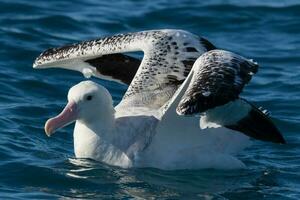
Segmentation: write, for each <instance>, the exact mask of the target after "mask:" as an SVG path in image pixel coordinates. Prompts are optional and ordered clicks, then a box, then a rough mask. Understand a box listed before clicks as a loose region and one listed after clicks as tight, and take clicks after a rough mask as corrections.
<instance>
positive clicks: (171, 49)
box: [33, 29, 285, 169]
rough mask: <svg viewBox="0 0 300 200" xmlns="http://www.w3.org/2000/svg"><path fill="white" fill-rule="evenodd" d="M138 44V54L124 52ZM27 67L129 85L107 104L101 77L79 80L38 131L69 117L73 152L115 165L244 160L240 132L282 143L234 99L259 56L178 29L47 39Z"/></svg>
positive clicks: (210, 164) (225, 164) (261, 117)
mask: <svg viewBox="0 0 300 200" xmlns="http://www.w3.org/2000/svg"><path fill="white" fill-rule="evenodd" d="M136 51H142V52H143V53H144V56H143V59H142V60H140V59H138V58H134V57H132V56H129V55H125V54H124V53H128V52H136ZM33 67H34V68H41V69H42V68H50V67H61V68H64V69H70V70H76V71H79V72H82V73H83V74H84V75H85V76H87V77H89V76H91V75H93V76H95V77H98V78H101V79H106V80H111V81H116V82H120V83H122V84H126V85H129V86H128V89H127V91H126V93H125V95H124V96H123V98H122V100H121V102H120V103H119V104H118V105H117V106H116V107H114V106H113V101H112V96H111V95H110V93H109V92H108V90H107V89H105V88H104V87H103V86H101V85H99V84H97V83H95V82H92V81H89V80H88V81H83V82H80V83H79V84H77V85H75V86H73V87H72V88H71V89H70V90H69V93H68V103H67V105H66V107H65V108H64V110H63V111H62V112H61V113H60V114H59V115H57V116H56V117H53V118H51V119H49V120H48V121H47V122H46V124H45V132H46V134H47V135H48V136H51V135H52V134H53V133H54V132H55V131H56V130H58V129H59V128H62V127H64V126H66V125H68V124H70V123H72V122H75V121H76V124H75V128H74V134H73V136H74V151H75V156H76V157H77V158H90V159H94V160H97V161H101V162H104V163H107V164H110V165H115V166H120V167H125V168H129V167H155V168H161V169H195V168H198V169H199V168H217V169H234V168H242V167H245V165H244V163H243V162H242V161H241V160H239V159H238V158H237V157H236V155H237V154H238V153H239V152H240V151H241V150H242V149H244V148H245V147H246V146H248V145H249V137H250V138H255V139H258V140H262V141H269V142H274V143H280V144H284V143H285V140H284V138H283V136H282V135H281V133H280V131H279V130H278V129H277V128H276V126H275V125H274V124H273V122H272V121H271V119H270V118H269V116H268V115H267V113H266V112H264V111H262V110H261V109H259V108H257V107H255V106H254V105H253V104H252V103H250V102H248V101H247V100H245V99H243V98H240V97H239V95H240V93H241V92H242V90H243V88H244V86H245V85H246V84H247V83H248V82H249V81H250V80H251V78H252V75H253V74H255V73H256V72H257V70H258V64H257V63H256V62H254V61H252V60H249V59H246V58H244V57H242V56H240V55H237V54H235V53H232V52H229V51H225V50H221V49H218V48H216V47H215V46H214V45H213V44H212V43H211V42H209V41H208V40H206V39H204V38H202V37H199V36H197V35H194V34H192V33H189V32H187V31H183V30H170V29H167V30H165V29H164V30H152V31H143V32H136V33H127V34H118V35H113V36H108V37H103V38H100V39H96V40H91V41H84V42H81V43H77V44H72V45H66V46H63V47H59V48H51V49H48V50H46V51H44V52H43V53H42V54H41V55H40V56H39V57H38V58H37V59H36V60H35V62H34V64H33Z"/></svg>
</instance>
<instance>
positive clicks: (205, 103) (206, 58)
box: [177, 50, 258, 115]
mask: <svg viewBox="0 0 300 200" xmlns="http://www.w3.org/2000/svg"><path fill="white" fill-rule="evenodd" d="M257 70H258V65H257V63H254V62H252V61H250V60H247V59H245V58H243V57H241V56H239V55H237V54H234V53H231V52H228V51H224V50H213V51H209V52H207V53H205V54H203V55H202V56H201V57H200V58H199V59H198V60H197V61H196V62H195V73H194V76H193V78H192V80H191V83H190V84H189V87H188V88H187V90H186V92H185V94H184V95H183V97H182V100H181V101H180V103H179V105H178V107H177V112H178V113H179V114H183V115H192V114H195V113H200V112H204V111H206V110H208V109H211V108H214V107H217V106H221V105H224V104H226V103H228V102H230V101H233V100H235V99H237V98H238V97H239V94H240V93H241V92H242V90H243V88H244V86H245V84H247V83H248V82H249V81H250V80H251V77H252V75H253V74H255V73H256V72H257Z"/></svg>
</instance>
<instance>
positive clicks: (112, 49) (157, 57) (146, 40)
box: [34, 29, 215, 108]
mask: <svg viewBox="0 0 300 200" xmlns="http://www.w3.org/2000/svg"><path fill="white" fill-rule="evenodd" d="M212 49H215V46H214V45H213V44H212V43H210V42H209V41H208V40H206V39H204V38H201V37H198V36H196V35H194V34H191V33H189V32H186V31H183V30H172V29H166V30H152V31H142V32H136V33H127V34H118V35H114V36H109V37H104V38H100V39H96V40H91V41H85V42H81V43H78V44H73V45H67V46H64V47H60V48H52V49H49V50H47V51H45V52H44V53H42V54H41V55H40V56H39V57H38V58H37V59H36V61H35V63H34V66H35V67H53V66H60V65H65V64H66V63H67V64H69V63H71V62H72V61H75V62H77V63H79V62H78V61H82V62H85V63H86V64H87V65H88V66H91V67H92V69H95V68H96V70H93V72H94V74H93V75H95V76H98V77H99V78H108V79H109V78H111V79H109V80H115V81H121V82H123V83H125V84H129V83H130V86H129V88H128V90H127V92H126V94H125V95H124V97H123V100H126V101H127V102H126V103H128V101H131V102H132V103H133V104H135V105H136V106H139V105H143V106H144V105H147V106H150V107H153V108H159V107H161V106H162V105H163V104H164V103H166V101H168V100H169V99H170V98H171V97H172V95H173V94H174V93H175V91H176V90H177V89H178V87H179V86H180V84H181V83H182V82H183V81H184V80H185V78H186V77H187V75H188V74H189V72H190V71H191V69H192V66H193V64H194V62H195V61H196V59H197V58H198V57H199V56H200V55H201V54H203V53H204V52H206V51H208V50H212ZM133 51H143V52H144V58H143V60H142V62H141V65H140V66H139V67H138V69H137V67H136V65H137V63H138V61H135V60H134V59H129V60H132V61H133V62H128V65H132V66H133V67H132V68H131V67H123V69H122V68H118V67H113V68H114V70H113V71H111V69H108V68H109V67H110V66H108V65H106V64H107V62H106V61H107V60H108V59H109V58H110V57H109V56H110V55H112V56H111V59H114V58H115V57H116V54H117V55H118V54H119V53H125V52H133ZM104 55H106V57H105V58H102V59H101V56H104ZM117 58H122V59H123V58H125V59H124V60H128V59H126V57H125V56H120V55H118V56H117ZM103 60H104V61H103ZM95 61H96V62H95ZM99 63H101V64H104V65H103V66H101V65H100V64H99ZM116 66H117V65H116ZM119 66H124V65H119ZM71 67H72V66H71ZM68 69H70V67H69V68H68ZM74 70H78V71H80V70H82V69H81V68H80V67H79V68H76V69H74ZM118 70H123V71H128V70H130V71H129V72H128V74H129V75H128V74H126V73H117V72H116V71H118ZM114 72H116V73H114ZM133 74H135V76H134V77H132V76H133ZM103 75H104V76H103ZM105 75H106V76H105ZM132 78H133V79H132ZM130 79H132V81H131V80H130ZM166 91H167V92H166ZM170 91H171V92H170ZM137 94H138V96H139V97H140V96H145V97H143V98H140V99H137V98H135V97H136V96H137ZM158 97H159V98H158ZM143 99H146V101H143Z"/></svg>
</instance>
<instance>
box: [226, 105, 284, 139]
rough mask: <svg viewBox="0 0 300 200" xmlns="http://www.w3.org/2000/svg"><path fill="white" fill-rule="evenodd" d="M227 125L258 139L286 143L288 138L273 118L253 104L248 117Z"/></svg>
mask: <svg viewBox="0 0 300 200" xmlns="http://www.w3.org/2000/svg"><path fill="white" fill-rule="evenodd" d="M226 127H227V128H230V129H232V130H236V131H239V132H242V133H244V134H245V135H248V136H249V137H252V138H255V139H258V140H262V141H268V142H273V143H279V144H286V140H285V139H284V137H283V136H282V134H281V133H280V131H279V130H278V128H277V127H276V126H275V125H274V123H273V122H272V121H271V119H270V118H269V117H268V116H267V115H266V114H264V113H263V112H262V111H261V110H259V109H258V108H256V107H255V106H253V105H252V109H251V110H250V112H249V113H248V115H247V116H246V117H244V118H243V119H241V120H240V121H238V122H237V123H236V124H234V125H227V126H226Z"/></svg>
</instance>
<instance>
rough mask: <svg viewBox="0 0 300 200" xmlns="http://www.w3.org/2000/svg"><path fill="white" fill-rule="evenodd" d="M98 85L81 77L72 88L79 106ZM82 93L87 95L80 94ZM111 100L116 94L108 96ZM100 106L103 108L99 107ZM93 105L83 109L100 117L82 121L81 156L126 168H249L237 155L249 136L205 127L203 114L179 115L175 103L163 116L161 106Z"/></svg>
mask: <svg viewBox="0 0 300 200" xmlns="http://www.w3.org/2000/svg"><path fill="white" fill-rule="evenodd" d="M95 85H96V84H95V83H93V82H90V81H85V82H81V83H80V84H78V85H76V86H74V87H73V88H72V89H71V90H70V93H69V96H71V97H70V98H71V99H76V102H79V103H77V105H80V104H85V102H82V100H77V99H83V98H81V96H82V95H84V96H86V95H87V94H86V92H85V91H89V90H88V89H86V88H89V87H95ZM97 87H99V88H100V90H101V91H102V90H105V89H104V88H102V87H101V86H99V85H97ZM73 90H76V92H74V91H73ZM78 90H82V91H78ZM93 93H94V92H93ZM73 94H75V97H73V96H72V95H73ZM77 94H81V95H80V97H77V96H78V95H77ZM88 94H90V92H88ZM107 94H108V93H104V94H103V95H107ZM93 96H94V95H93ZM99 96H100V95H99ZM106 97H107V96H102V97H101V98H102V99H103V98H106ZM108 99H111V97H110V96H108ZM95 100H96V99H95ZM69 101H70V100H69ZM99 102H101V100H99ZM102 102H103V101H102ZM104 102H106V101H104ZM95 107H97V108H99V110H97V109H96V110H95ZM90 108H91V109H90ZM90 108H89V107H88V106H87V107H86V108H84V109H83V110H84V113H85V114H84V115H89V114H91V115H92V117H91V118H92V119H95V120H92V122H89V121H88V120H85V121H84V120H81V119H79V120H77V121H76V125H75V129H74V151H75V155H76V157H77V158H92V159H94V160H98V161H101V162H105V163H107V164H110V165H115V166H120V167H124V168H128V167H155V168H160V169H199V168H218V169H235V168H242V167H244V164H243V163H242V162H241V161H240V160H238V159H237V158H236V157H234V156H235V155H236V154H237V153H239V152H240V151H241V150H242V149H243V148H244V147H245V146H247V144H249V139H248V137H247V136H245V135H242V134H240V133H237V132H235V131H231V130H228V129H226V128H223V127H220V128H214V129H204V130H200V128H199V118H197V117H191V118H189V117H188V118H187V117H182V116H179V115H177V114H176V111H175V108H172V107H171V108H169V109H170V110H169V111H168V112H167V113H165V114H164V115H163V117H162V118H161V111H160V110H151V109H149V108H146V107H144V108H143V107H138V108H135V107H127V108H126V107H125V108H124V107H123V106H122V102H121V103H120V104H119V105H118V106H116V107H115V108H113V107H112V102H111V103H110V104H106V105H103V104H100V103H99V105H98V106H95V105H93V106H92V107H90ZM171 109H172V110H171ZM132 111H134V112H132ZM79 115H80V114H79Z"/></svg>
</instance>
